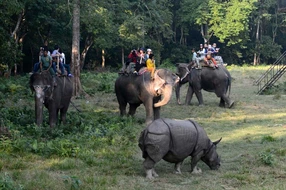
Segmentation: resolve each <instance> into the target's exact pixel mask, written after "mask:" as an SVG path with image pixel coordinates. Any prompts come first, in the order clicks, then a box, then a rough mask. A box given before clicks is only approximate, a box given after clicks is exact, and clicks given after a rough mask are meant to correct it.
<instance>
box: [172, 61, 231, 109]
mask: <svg viewBox="0 0 286 190" xmlns="http://www.w3.org/2000/svg"><path fill="white" fill-rule="evenodd" d="M200 64H201V65H202V63H200ZM177 69H178V75H179V76H180V78H181V80H180V81H181V85H182V84H184V83H187V82H188V83H189V88H188V93H187V96H186V102H185V103H186V104H190V102H191V100H192V96H193V94H194V93H195V95H196V97H197V99H198V101H199V105H203V104H204V102H203V96H202V92H201V90H202V89H203V90H205V91H207V92H214V93H215V94H216V96H217V97H219V98H220V103H219V106H220V107H225V106H227V107H228V108H231V107H232V106H233V105H234V101H233V100H232V99H230V97H229V96H230V90H231V75H230V73H229V71H228V70H227V69H226V68H225V66H224V65H223V64H218V65H217V68H213V67H208V66H203V67H201V69H198V68H196V67H194V66H193V63H190V64H178V65H177ZM180 87H181V86H180V85H177V86H176V98H177V103H178V104H180ZM227 91H228V94H227Z"/></svg>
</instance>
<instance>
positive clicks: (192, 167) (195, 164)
mask: <svg viewBox="0 0 286 190" xmlns="http://www.w3.org/2000/svg"><path fill="white" fill-rule="evenodd" d="M202 155H203V151H201V152H200V153H198V154H197V155H196V156H194V157H192V161H191V172H193V171H194V169H195V167H196V166H197V163H198V162H199V161H200V159H201V157H202Z"/></svg>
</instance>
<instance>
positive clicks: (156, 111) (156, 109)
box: [153, 97, 161, 120]
mask: <svg viewBox="0 0 286 190" xmlns="http://www.w3.org/2000/svg"><path fill="white" fill-rule="evenodd" d="M160 99H161V98H160V97H155V98H154V100H153V102H154V104H155V103H157V102H159V101H160ZM160 110H161V107H153V112H154V120H155V119H159V118H160Z"/></svg>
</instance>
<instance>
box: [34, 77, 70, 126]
mask: <svg viewBox="0 0 286 190" xmlns="http://www.w3.org/2000/svg"><path fill="white" fill-rule="evenodd" d="M55 79H56V84H57V85H56V86H55V85H54V83H53V79H52V76H51V75H50V73H49V72H41V73H34V74H32V75H31V76H30V82H29V83H30V88H31V90H32V92H35V115H36V124H37V125H38V126H40V125H41V124H42V123H43V105H45V107H46V108H47V109H48V111H49V125H50V127H51V128H53V127H55V126H56V123H57V121H58V113H59V111H60V121H61V122H63V124H65V123H66V113H67V111H68V107H69V104H70V101H71V97H72V93H73V82H72V79H71V78H70V77H65V76H63V77H55Z"/></svg>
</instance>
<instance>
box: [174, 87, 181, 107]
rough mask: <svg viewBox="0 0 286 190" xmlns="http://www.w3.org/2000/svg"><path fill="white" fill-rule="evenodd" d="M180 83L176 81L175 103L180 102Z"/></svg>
mask: <svg viewBox="0 0 286 190" xmlns="http://www.w3.org/2000/svg"><path fill="white" fill-rule="evenodd" d="M181 86H182V84H181V83H177V84H176V86H175V91H176V99H177V103H178V104H181V100H180V89H181Z"/></svg>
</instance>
